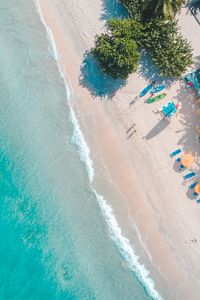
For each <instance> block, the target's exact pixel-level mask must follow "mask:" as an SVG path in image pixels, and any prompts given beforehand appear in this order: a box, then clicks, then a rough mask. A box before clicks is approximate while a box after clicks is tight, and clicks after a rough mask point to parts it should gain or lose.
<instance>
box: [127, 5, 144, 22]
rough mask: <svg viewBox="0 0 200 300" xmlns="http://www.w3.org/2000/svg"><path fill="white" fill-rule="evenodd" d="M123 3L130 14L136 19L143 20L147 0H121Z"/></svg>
mask: <svg viewBox="0 0 200 300" xmlns="http://www.w3.org/2000/svg"><path fill="white" fill-rule="evenodd" d="M121 3H122V5H123V6H124V7H125V8H126V9H127V10H128V13H129V16H130V17H131V18H132V19H134V20H137V21H139V20H141V16H142V14H143V10H144V9H145V7H146V0H121Z"/></svg>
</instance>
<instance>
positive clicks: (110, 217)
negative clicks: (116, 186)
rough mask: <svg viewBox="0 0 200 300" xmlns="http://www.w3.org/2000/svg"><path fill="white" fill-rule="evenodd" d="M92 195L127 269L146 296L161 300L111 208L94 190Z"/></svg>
mask: <svg viewBox="0 0 200 300" xmlns="http://www.w3.org/2000/svg"><path fill="white" fill-rule="evenodd" d="M94 193H95V196H96V199H97V201H98V203H99V205H100V208H101V211H102V214H103V216H104V218H105V220H106V223H107V225H108V228H109V232H110V237H111V238H112V240H113V241H114V243H115V244H116V245H117V247H118V249H119V251H120V253H121V254H122V256H123V257H124V258H125V260H126V261H127V262H128V264H129V268H130V269H131V270H132V271H133V272H134V273H135V275H136V276H137V278H138V280H139V281H140V283H141V284H142V285H143V287H144V288H145V290H146V291H147V293H148V295H150V296H151V297H152V298H153V299H156V300H162V299H163V298H162V297H161V296H160V295H159V293H158V292H157V291H156V290H155V288H154V286H155V284H154V282H153V280H152V279H151V278H149V277H148V276H149V274H150V272H149V271H148V270H147V269H146V268H145V266H144V265H142V264H140V262H139V257H138V256H137V255H136V254H135V252H134V250H133V248H132V247H131V244H130V241H129V240H128V239H127V238H126V237H124V236H123V235H122V231H121V228H120V227H119V224H118V222H117V220H116V218H115V215H114V212H113V209H112V207H111V206H110V205H108V204H107V203H106V200H105V199H104V198H103V197H102V196H101V195H98V194H97V192H96V191H95V190H94Z"/></svg>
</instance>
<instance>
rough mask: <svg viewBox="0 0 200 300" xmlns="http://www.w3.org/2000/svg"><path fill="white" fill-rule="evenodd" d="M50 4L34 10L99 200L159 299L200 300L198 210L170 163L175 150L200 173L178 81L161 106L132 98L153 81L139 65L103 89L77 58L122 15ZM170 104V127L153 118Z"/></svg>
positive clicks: (197, 51)
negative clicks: (60, 72) (49, 39)
mask: <svg viewBox="0 0 200 300" xmlns="http://www.w3.org/2000/svg"><path fill="white" fill-rule="evenodd" d="M53 2H54V1H51V0H40V5H41V10H42V13H43V15H44V19H45V22H46V24H47V25H48V27H49V28H50V29H51V31H52V34H53V36H54V40H55V43H56V47H57V49H58V51H59V61H60V64H62V66H63V67H64V71H65V74H66V80H67V82H68V83H69V86H70V89H71V92H72V104H73V107H74V109H75V112H76V115H77V117H78V119H79V123H80V126H81V129H82V131H83V133H84V136H85V138H86V141H87V143H88V145H89V147H90V151H91V153H90V154H91V158H92V160H93V161H94V169H95V178H94V182H93V185H94V186H95V188H96V190H97V191H101V193H102V187H103V190H104V195H103V196H104V197H105V198H106V199H107V201H108V202H109V203H110V204H111V206H112V207H113V210H114V212H115V215H116V218H117V220H118V222H119V224H120V227H121V228H122V232H123V234H124V236H126V237H128V238H129V239H130V241H131V242H132V244H134V245H136V247H137V250H138V251H139V253H140V261H141V263H144V264H145V266H146V268H147V269H148V270H150V272H151V273H150V277H151V278H153V280H154V282H155V287H156V289H157V290H158V292H159V293H160V294H161V295H162V296H163V297H164V298H165V299H191V300H196V299H199V292H200V287H199V286H198V278H199V274H200V266H199V261H200V251H199V250H200V231H199V225H200V218H199V215H200V207H199V206H198V204H197V203H196V201H195V200H191V199H190V198H189V197H188V193H187V192H188V188H187V185H188V184H186V183H185V182H184V181H183V175H184V174H186V173H187V170H186V171H182V172H177V170H176V166H175V163H174V159H171V157H170V152H172V151H173V150H175V149H177V148H178V147H179V146H180V145H181V146H182V147H183V148H184V150H185V151H186V152H191V153H192V154H193V155H194V156H195V158H196V164H195V165H194V167H192V169H194V170H196V171H197V172H198V173H199V144H198V143H197V142H196V131H195V126H197V125H198V116H197V115H196V114H195V111H196V110H197V109H198V106H197V105H195V104H194V102H195V97H196V96H195V94H194V92H193V91H192V90H188V89H186V88H185V86H184V83H183V82H181V81H177V82H173V83H171V84H170V85H169V86H168V88H167V97H166V98H165V99H164V100H162V103H159V102H158V103H154V104H152V105H148V104H146V103H145V101H144V100H145V99H138V97H137V95H138V94H139V92H140V91H141V89H143V88H144V87H145V85H146V84H147V82H148V81H151V79H152V78H154V76H155V74H154V71H153V70H150V71H149V70H147V68H146V65H145V63H144V62H145V59H144V60H143V63H142V64H141V66H140V69H139V71H138V73H137V74H133V75H131V76H130V78H129V80H128V82H127V83H126V84H124V83H123V82H121V81H116V82H114V81H109V82H108V81H107V80H106V79H105V78H103V77H102V74H101V73H99V71H98V69H97V67H96V66H95V64H94V62H93V61H92V60H91V57H90V56H89V55H86V56H85V57H84V54H85V52H86V51H87V50H89V49H90V47H91V46H92V45H93V42H94V36H95V34H98V33H101V32H102V31H103V30H104V25H105V21H106V19H109V18H110V17H113V16H117V15H118V14H120V13H121V9H120V6H119V4H117V3H112V4H110V5H109V3H108V2H106V1H105V2H104V4H103V1H101V0H95V1H92V0H88V1H87V2H85V1H84V0H76V1H72V0H68V1H67V2H65V1H61V0H58V1H56V4H55V3H53ZM179 19H180V20H179V24H180V25H181V26H182V30H183V34H184V36H185V37H187V38H188V39H189V40H190V41H191V43H192V46H193V48H194V56H195V58H196V60H195V61H196V65H198V63H200V61H199V62H198V57H197V56H199V55H200V45H198V42H197V39H196V34H197V32H198V33H199V32H200V28H199V25H198V23H197V22H196V20H195V19H194V17H193V16H191V15H190V14H189V13H188V11H187V9H183V12H182V14H181V16H180V18H179ZM188 23H189V24H190V25H189V26H188ZM191 27H192V28H194V33H193V34H192V35H191ZM84 59H85V62H83V60H84ZM160 80H162V79H160ZM173 99H177V100H178V101H179V102H181V109H180V112H179V113H178V115H177V116H174V117H173V118H172V119H171V121H170V122H168V121H166V120H162V119H161V117H160V116H159V114H155V113H154V112H153V111H156V110H157V109H159V108H160V107H161V106H162V105H164V104H165V103H167V102H168V101H170V100H173ZM130 103H131V104H130ZM133 124H135V125H134V126H135V127H134V128H135V129H136V132H134V133H133V134H132V135H131V132H133V131H131V130H130V131H128V130H129V128H130V127H132V126H133ZM127 131H128V133H127ZM130 135H131V136H130ZM110 187H113V188H112V189H110ZM135 250H136V249H135ZM137 250H136V252H137Z"/></svg>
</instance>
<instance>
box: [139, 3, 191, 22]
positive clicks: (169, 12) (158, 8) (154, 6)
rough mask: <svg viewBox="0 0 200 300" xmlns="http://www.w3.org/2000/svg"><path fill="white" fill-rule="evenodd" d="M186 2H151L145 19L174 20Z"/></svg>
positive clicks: (145, 13) (146, 10)
mask: <svg viewBox="0 0 200 300" xmlns="http://www.w3.org/2000/svg"><path fill="white" fill-rule="evenodd" d="M147 1H148V0H147ZM185 2H186V0H149V1H148V4H147V8H146V9H145V12H144V18H145V19H147V20H149V19H152V18H162V19H173V18H174V17H175V15H176V13H178V12H179V11H180V9H181V7H182V6H183V4H185Z"/></svg>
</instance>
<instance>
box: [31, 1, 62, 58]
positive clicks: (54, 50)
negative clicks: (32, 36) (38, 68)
mask: <svg viewBox="0 0 200 300" xmlns="http://www.w3.org/2000/svg"><path fill="white" fill-rule="evenodd" d="M35 4H36V8H37V11H38V14H39V16H40V20H41V22H42V23H43V24H44V26H45V28H46V34H47V39H48V41H49V53H50V55H51V56H52V57H53V58H54V59H55V60H56V61H57V62H58V51H57V48H56V43H55V41H54V37H53V34H52V32H51V30H50V28H49V27H48V26H47V24H46V22H45V20H44V17H43V14H42V11H41V7H40V2H39V0H35Z"/></svg>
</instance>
